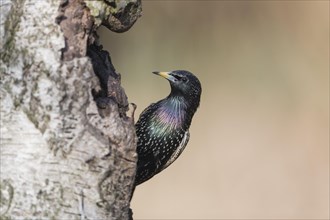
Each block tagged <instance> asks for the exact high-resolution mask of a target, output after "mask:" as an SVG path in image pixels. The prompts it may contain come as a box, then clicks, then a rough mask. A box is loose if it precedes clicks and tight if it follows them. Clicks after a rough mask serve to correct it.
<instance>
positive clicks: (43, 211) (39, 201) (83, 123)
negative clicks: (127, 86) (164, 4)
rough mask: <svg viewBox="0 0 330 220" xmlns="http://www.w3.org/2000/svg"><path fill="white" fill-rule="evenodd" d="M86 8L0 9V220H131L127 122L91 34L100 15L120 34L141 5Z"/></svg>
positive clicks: (107, 62) (75, 1) (11, 3)
mask: <svg viewBox="0 0 330 220" xmlns="http://www.w3.org/2000/svg"><path fill="white" fill-rule="evenodd" d="M93 2H98V3H100V4H101V3H102V4H104V3H106V8H103V9H102V10H99V16H96V17H95V16H94V15H93V14H95V13H96V11H97V10H98V9H97V8H93V7H91V5H90V4H89V3H91V2H89V1H85V2H84V1H82V0H64V1H62V2H59V1H52V0H44V1H38V2H37V4H36V3H35V1H34V0H16V1H15V0H3V1H2V2H1V3H0V4H1V8H0V9H1V15H2V16H1V26H0V30H1V36H0V37H1V39H3V40H2V41H1V45H0V46H1V61H0V62H1V63H0V70H1V75H0V77H1V84H0V85H1V88H0V98H1V137H0V141H1V152H0V156H1V162H0V166H1V179H0V196H1V198H0V199H1V200H0V217H1V219H17V218H25V219H40V218H47V219H128V218H130V216H129V200H130V195H131V190H132V187H133V183H134V175H135V165H136V153H135V147H136V135H135V130H134V122H133V119H132V117H128V116H127V115H126V111H127V110H128V100H127V96H126V94H125V92H124V90H123V88H122V87H121V85H120V75H119V74H117V73H116V71H115V69H114V67H113V65H112V63H111V59H110V57H109V54H108V53H107V52H106V51H103V50H102V47H100V46H97V44H98V43H97V36H96V34H95V30H96V29H97V27H98V25H100V24H102V23H104V22H107V21H102V19H101V17H103V18H108V17H109V16H110V15H105V14H107V13H108V12H109V13H110V14H111V16H115V17H116V18H118V13H119V14H120V13H121V16H119V17H125V16H126V17H130V16H132V17H134V18H132V19H131V20H130V22H128V23H127V22H124V25H125V28H126V30H127V29H128V28H129V27H130V26H132V25H133V24H134V22H135V20H136V19H137V17H139V16H140V13H141V10H140V9H141V2H140V1H133V0H132V1H131V2H133V3H132V4H137V5H138V6H137V8H139V11H135V12H132V11H131V9H130V8H132V6H131V4H130V3H129V2H130V1H128V0H126V1H125V0H118V1H115V3H116V5H115V6H116V7H117V5H121V9H120V10H119V11H120V12H119V11H118V9H117V8H116V7H114V6H113V5H112V3H111V1H106V0H104V1H93ZM120 2H122V3H120ZM127 2H128V3H127ZM125 5H126V6H127V5H128V6H129V8H127V9H125ZM135 8H136V7H135ZM104 11H106V12H107V13H105V12H104ZM102 13H104V15H103V16H102ZM92 15H93V16H92ZM119 20H120V19H119ZM128 20H129V19H128ZM125 21H127V20H125ZM116 25H117V24H114V25H113V27H114V29H116V28H115V27H117V26H116ZM121 25H123V24H121ZM119 26H120V25H119ZM125 28H121V30H124V29H125ZM119 29H120V27H119ZM2 30H3V31H2ZM87 52H88V55H89V56H90V58H88V57H86V54H87ZM91 61H92V62H91ZM93 67H94V68H93ZM94 72H95V73H94Z"/></svg>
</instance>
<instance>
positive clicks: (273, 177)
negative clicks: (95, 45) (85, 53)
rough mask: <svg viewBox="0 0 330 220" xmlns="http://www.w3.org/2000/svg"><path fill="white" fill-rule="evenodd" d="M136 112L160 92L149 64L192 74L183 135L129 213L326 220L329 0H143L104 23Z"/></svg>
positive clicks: (163, 84)
mask: <svg viewBox="0 0 330 220" xmlns="http://www.w3.org/2000/svg"><path fill="white" fill-rule="evenodd" d="M99 34H100V36H101V42H102V44H104V46H105V48H106V49H107V50H109V51H110V53H111V57H112V61H113V63H114V65H115V67H116V69H117V71H118V72H120V73H122V83H123V85H124V88H125V90H126V92H127V94H128V97H129V101H130V102H134V103H136V104H137V105H138V109H137V112H136V118H137V117H138V114H140V112H141V111H142V110H143V109H144V108H146V107H147V106H148V105H149V104H150V103H152V102H156V101H158V100H160V99H162V98H164V97H165V96H167V95H168V93H169V91H170V87H169V84H168V82H167V81H166V80H164V79H162V78H160V77H157V76H155V75H153V74H152V73H151V72H152V71H156V70H157V71H169V70H176V69H185V70H189V71H191V72H193V73H194V74H195V75H196V76H198V78H199V79H200V81H201V83H202V87H203V94H202V100H201V106H200V108H199V110H198V111H197V113H196V115H195V117H194V120H193V123H192V126H191V129H190V133H191V138H190V142H189V144H188V146H187V148H186V150H185V152H184V153H183V154H182V155H181V157H180V158H179V159H178V160H177V161H176V162H175V163H174V164H173V165H171V166H170V167H169V168H167V169H166V170H165V171H163V172H162V173H161V174H158V175H157V176H155V177H154V178H152V179H151V180H150V181H148V182H146V183H144V184H142V185H141V186H139V187H138V188H137V189H136V191H135V195H134V197H133V201H132V208H133V211H134V217H135V219H328V218H329V1H165V0H164V1H143V16H142V17H141V18H140V19H139V20H138V21H137V22H136V24H135V25H134V26H133V27H132V29H131V30H129V31H128V32H126V33H122V34H116V33H112V32H110V31H108V30H107V29H105V28H104V29H101V30H100V31H99Z"/></svg>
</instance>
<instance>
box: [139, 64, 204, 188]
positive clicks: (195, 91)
mask: <svg viewBox="0 0 330 220" xmlns="http://www.w3.org/2000/svg"><path fill="white" fill-rule="evenodd" d="M154 73H155V74H157V75H160V76H163V77H164V78H166V79H168V81H169V82H170V85H171V93H170V94H169V96H167V97H166V98H165V99H163V100H160V101H158V102H157V103H154V104H151V105H150V106H149V107H148V108H146V109H145V110H144V111H143V112H142V114H141V116H140V118H139V120H138V122H137V123H136V125H135V127H136V133H137V136H138V143H137V153H138V163H137V172H136V179H135V185H139V184H141V183H143V182H145V181H147V180H148V179H150V178H151V177H153V176H154V175H156V174H157V173H159V172H161V171H162V170H163V169H165V168H166V167H168V166H169V165H170V164H171V163H173V162H174V161H175V160H176V159H177V158H178V157H179V156H180V154H181V153H182V151H183V150H184V148H185V146H186V145H187V143H188V141H189V127H190V124H191V120H192V117H193V115H194V114H195V112H196V110H197V108H198V106H199V102H200V96H201V91H202V90H201V85H200V82H199V80H198V79H197V78H196V77H195V76H194V75H193V74H192V73H190V72H188V71H183V70H177V71H172V72H168V73H165V72H154Z"/></svg>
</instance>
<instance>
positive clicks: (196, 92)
mask: <svg viewBox="0 0 330 220" xmlns="http://www.w3.org/2000/svg"><path fill="white" fill-rule="evenodd" d="M153 73H154V74H156V75H159V76H162V77H164V78H165V79H167V80H168V81H169V82H170V85H171V94H170V96H182V97H184V98H185V99H186V100H189V101H192V102H194V104H196V105H197V106H198V105H199V101H200V96H201V92H202V87H201V83H200V82H199V80H198V78H197V77H196V76H194V75H193V74H192V73H190V72H188V71H185V70H175V71H171V72H153ZM197 106H196V107H197Z"/></svg>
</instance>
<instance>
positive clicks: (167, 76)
mask: <svg viewBox="0 0 330 220" xmlns="http://www.w3.org/2000/svg"><path fill="white" fill-rule="evenodd" d="M152 73H153V74H156V75H158V76H162V77H164V78H165V79H168V80H170V81H173V80H174V79H175V78H174V77H173V76H171V75H170V73H171V72H157V71H154V72H152Z"/></svg>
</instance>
